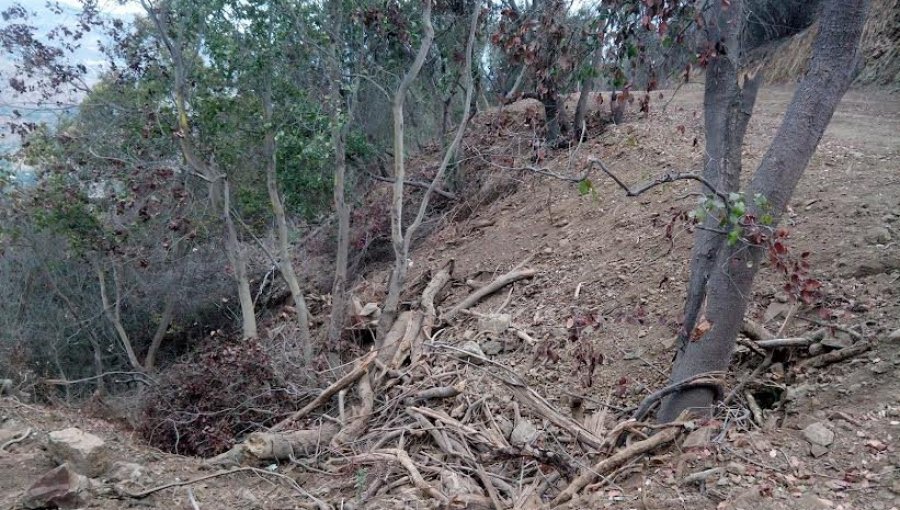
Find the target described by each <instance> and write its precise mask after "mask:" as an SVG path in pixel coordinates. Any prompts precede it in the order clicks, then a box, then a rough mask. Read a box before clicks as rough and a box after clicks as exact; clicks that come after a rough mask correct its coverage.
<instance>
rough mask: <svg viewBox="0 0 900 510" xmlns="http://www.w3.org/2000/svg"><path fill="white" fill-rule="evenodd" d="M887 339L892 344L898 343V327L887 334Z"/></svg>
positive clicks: (899, 336) (899, 338) (899, 340)
mask: <svg viewBox="0 0 900 510" xmlns="http://www.w3.org/2000/svg"><path fill="white" fill-rule="evenodd" d="M887 341H888V342H890V343H893V344H900V329H898V330H895V331H894V332H893V333H891V334H890V335H888V336H887Z"/></svg>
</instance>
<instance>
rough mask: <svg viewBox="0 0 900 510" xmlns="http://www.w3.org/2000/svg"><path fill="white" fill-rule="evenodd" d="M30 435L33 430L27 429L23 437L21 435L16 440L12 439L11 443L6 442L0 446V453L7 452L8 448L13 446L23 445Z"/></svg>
mask: <svg viewBox="0 0 900 510" xmlns="http://www.w3.org/2000/svg"><path fill="white" fill-rule="evenodd" d="M30 435H31V429H30V428H29V429H26V430H25V432H22V435H20V436H18V437H14V438H12V439H10V440H9V441H6V442H5V443H3V444H0V452H5V451H6V447H7V446H12V445H14V444H16V443H21V442H22V441H24V440H25V439H26V438H27V437H28V436H30Z"/></svg>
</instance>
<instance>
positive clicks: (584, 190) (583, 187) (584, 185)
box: [578, 179, 594, 195]
mask: <svg viewBox="0 0 900 510" xmlns="http://www.w3.org/2000/svg"><path fill="white" fill-rule="evenodd" d="M593 190H594V183H592V182H591V180H590V179H584V180H583V181H581V182H579V183H578V193H581V194H582V195H587V194H588V193H590V192H591V191H593Z"/></svg>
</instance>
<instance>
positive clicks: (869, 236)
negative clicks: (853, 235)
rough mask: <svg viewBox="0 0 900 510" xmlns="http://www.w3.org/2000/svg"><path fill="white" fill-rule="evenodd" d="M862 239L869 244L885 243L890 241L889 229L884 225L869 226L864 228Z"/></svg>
mask: <svg viewBox="0 0 900 510" xmlns="http://www.w3.org/2000/svg"><path fill="white" fill-rule="evenodd" d="M863 239H864V240H865V241H866V242H867V243H870V244H887V243H889V242H891V239H892V237H891V231H890V230H888V229H887V228H886V227H871V228H869V230H866V234H865V235H864V236H863Z"/></svg>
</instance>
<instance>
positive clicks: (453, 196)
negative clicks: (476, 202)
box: [369, 173, 459, 201]
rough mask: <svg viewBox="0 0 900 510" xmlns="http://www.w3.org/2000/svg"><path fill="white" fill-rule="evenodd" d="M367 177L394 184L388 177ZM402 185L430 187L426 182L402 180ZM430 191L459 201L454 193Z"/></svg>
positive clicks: (435, 189)
mask: <svg viewBox="0 0 900 510" xmlns="http://www.w3.org/2000/svg"><path fill="white" fill-rule="evenodd" d="M369 177H371V178H372V179H374V180H376V181H381V182H390V183H393V182H394V179H392V178H390V177H382V176H380V175H375V174H373V173H369ZM403 184H406V185H407V186H412V187H414V188H422V189H428V187H429V186H430V184H428V183H426V182H420V181H410V180H404V181H403ZM432 191H433V192H434V193H435V194H437V195H440V196H442V197H444V198H446V199H449V200H453V201H459V197H458V196H457V195H456V194H454V193H450V192H449V191H444V190H442V189H440V188H437V187H435V188H434V189H433V190H432Z"/></svg>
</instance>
